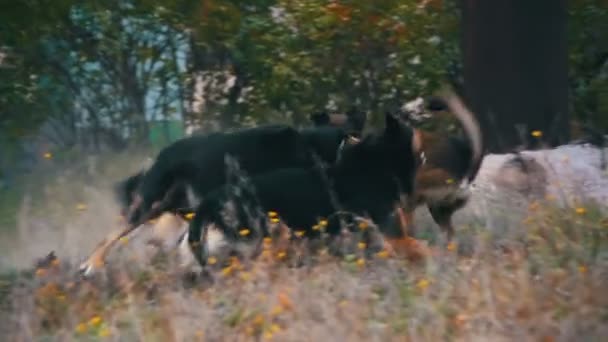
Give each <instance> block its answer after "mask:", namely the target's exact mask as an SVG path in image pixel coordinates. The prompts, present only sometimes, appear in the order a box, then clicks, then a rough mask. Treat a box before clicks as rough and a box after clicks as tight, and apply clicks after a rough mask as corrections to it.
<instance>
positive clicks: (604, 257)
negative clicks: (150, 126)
mask: <svg viewBox="0 0 608 342" xmlns="http://www.w3.org/2000/svg"><path fill="white" fill-rule="evenodd" d="M120 159H121V157H119V158H115V157H113V158H110V159H99V160H96V161H89V162H85V163H83V165H77V166H74V167H73V168H65V169H64V170H63V171H62V172H58V173H55V174H54V175H53V177H51V179H45V180H44V182H42V183H43V185H42V187H41V189H42V191H40V192H37V193H36V195H34V192H30V195H29V197H26V198H25V199H24V200H23V203H22V205H21V212H20V213H19V218H18V222H19V227H18V230H17V231H18V234H16V236H5V237H6V239H4V238H3V241H4V242H3V247H2V248H3V255H4V256H3V258H4V259H3V273H2V278H1V279H0V307H1V309H0V310H1V311H0V312H1V313H0V315H1V317H0V329H1V330H2V331H0V333H2V335H3V336H6V338H7V340H10V341H32V340H41V341H42V340H44V341H71V340H77V341H80V340H82V341H89V340H112V341H138V340H139V341H224V340H226V341H241V340H242V341H249V340H276V341H316V340H332V341H333V340H336V341H338V340H355V341H356V340H365V341H393V340H394V341H439V340H455V341H456V340H458V341H461V340H462V341H503V340H504V341H506V340H509V341H511V340H516V341H575V340H576V341H600V340H602V338H603V337H604V338H605V336H608V324H607V323H608V295H607V294H606V284H608V219H607V218H608V216H607V214H606V208H605V207H602V206H599V205H594V204H590V203H589V204H583V203H580V204H579V205H577V206H576V207H563V206H558V205H557V204H556V203H554V202H555V201H554V199H553V198H547V199H545V200H543V201H536V202H532V203H529V204H524V205H522V204H521V203H519V204H518V205H517V206H515V205H513V204H512V203H513V201H510V200H508V199H505V200H504V201H503V202H501V203H503V204H502V205H501V206H485V207H483V206H482V207H481V208H483V209H482V210H481V211H479V210H477V211H476V213H477V214H476V215H473V214H472V213H471V212H467V211H465V212H464V213H461V214H459V215H460V216H459V217H458V223H459V224H458V228H457V242H456V243H455V244H453V245H449V246H448V248H442V247H439V246H441V244H440V243H439V242H437V241H439V240H441V239H440V238H438V236H439V235H438V234H437V232H436V227H435V226H434V225H432V223H430V222H429V221H428V220H425V215H424V213H421V215H418V216H419V218H420V221H419V222H420V226H421V227H420V229H419V230H420V231H421V232H420V237H421V238H424V239H426V240H428V241H430V244H431V248H430V251H431V252H430V253H429V254H428V256H427V257H426V258H425V259H424V260H423V261H417V262H410V261H407V260H402V259H397V258H385V256H384V255H376V256H375V257H373V258H370V259H362V258H360V257H359V256H357V255H353V256H350V255H349V256H346V257H344V258H337V257H333V256H330V255H328V254H327V253H323V252H319V253H316V254H315V255H309V256H311V258H310V262H308V263H305V264H304V266H301V267H293V266H292V264H291V263H290V262H289V255H287V254H283V253H281V250H278V249H272V248H271V249H270V250H269V252H268V253H266V254H263V256H262V257H261V258H260V259H258V260H253V261H248V260H240V261H238V260H233V262H232V263H231V264H230V265H228V266H226V265H220V264H219V263H217V264H215V265H214V266H213V267H212V268H213V269H212V271H211V275H212V278H213V281H212V282H211V281H209V280H208V279H207V278H206V277H188V276H187V274H185V273H184V272H183V271H182V270H181V269H180V268H179V267H178V264H179V258H178V257H177V255H176V251H175V249H173V248H171V246H172V245H171V244H170V243H168V244H166V245H164V246H162V245H161V246H159V245H153V244H148V243H147V242H148V240H149V239H150V238H151V237H153V235H154V231H153V230H152V229H147V230H142V232H140V233H139V234H137V235H136V236H134V237H132V238H130V239H129V240H128V241H126V242H125V243H123V244H121V245H120V246H119V247H118V248H117V249H116V250H114V251H113V253H112V257H111V258H110V260H109V263H108V265H107V268H106V270H105V272H102V273H101V274H98V275H97V276H96V277H94V278H92V279H88V280H82V279H79V278H77V277H76V276H75V273H76V268H75V266H74V265H76V262H77V261H78V260H80V259H81V258H82V257H84V256H85V255H86V253H87V252H89V251H90V250H91V248H92V247H93V246H94V245H95V244H96V242H97V241H99V239H101V238H102V237H103V236H104V235H105V234H106V233H107V232H109V231H110V230H112V229H115V228H116V225H118V221H117V218H116V207H115V204H114V203H113V201H112V198H111V194H110V192H109V191H108V189H109V186H110V184H111V183H112V181H114V180H117V179H119V178H121V177H123V176H124V175H126V174H127V173H128V171H132V170H134V169H135V168H136V167H137V165H138V164H139V163H140V161H133V160H132V159H133V158H129V156H122V160H120ZM87 163H88V164H87ZM91 163H92V164H94V165H92V166H91V165H90V164H91ZM72 169H75V170H77V171H71V170H72ZM496 197H497V198H499V199H500V194H497V195H496ZM505 203H506V204H505ZM511 206H512V210H510V208H511ZM421 211H422V210H421ZM180 229H183V227H178V228H176V231H175V234H174V235H173V236H172V237H171V238H172V239H173V238H174V237H175V236H176V235H178V234H179V231H180ZM7 241H8V242H7ZM360 247H365V246H360ZM50 250H55V251H56V254H57V256H58V259H57V260H55V261H53V260H48V261H49V262H48V263H47V264H46V265H41V266H40V267H38V268H36V267H34V264H33V260H34V259H35V258H36V257H42V256H44V255H45V254H46V253H48V252H49V251H50Z"/></svg>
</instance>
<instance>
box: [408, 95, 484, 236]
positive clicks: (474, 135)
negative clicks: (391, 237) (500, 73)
mask: <svg viewBox="0 0 608 342" xmlns="http://www.w3.org/2000/svg"><path fill="white" fill-rule="evenodd" d="M441 97H442V99H443V100H444V101H445V104H446V105H447V108H448V109H449V111H450V112H451V113H452V114H454V116H455V117H456V118H457V119H458V121H459V122H460V124H461V125H462V127H463V129H464V132H465V134H466V139H463V138H460V137H456V136H446V135H444V134H437V133H432V132H428V131H423V130H420V129H416V130H415V135H416V140H417V143H418V144H419V146H420V151H421V152H420V159H421V160H422V163H421V165H420V168H419V169H418V172H417V174H416V182H415V196H414V197H413V198H411V199H409V200H408V203H406V206H405V212H401V213H399V215H400V220H401V225H402V226H404V225H405V226H407V227H408V229H409V230H410V231H409V232H408V233H409V235H413V234H414V231H413V228H414V225H413V220H412V215H413V212H414V209H415V208H416V207H418V206H420V205H422V204H425V205H426V206H427V207H428V208H429V211H430V213H431V216H432V217H433V220H434V221H435V222H436V223H437V224H438V225H439V226H440V227H441V229H442V230H443V231H445V232H446V234H447V239H448V241H449V240H451V239H452V237H453V235H454V227H453V225H452V215H453V214H454V212H456V211H457V210H458V209H460V208H462V207H463V206H464V205H465V204H466V203H467V202H468V200H469V197H470V192H469V185H470V184H471V182H472V181H473V180H474V179H475V177H476V176H477V172H478V171H479V167H480V165H481V161H482V159H483V139H482V134H481V129H480V127H479V123H478V122H477V120H476V118H475V116H474V115H473V113H471V112H470V111H469V109H468V108H467V107H466V106H465V105H464V103H463V102H462V100H461V99H460V98H459V97H458V96H456V95H454V94H453V93H449V92H446V93H444V94H442V96H441Z"/></svg>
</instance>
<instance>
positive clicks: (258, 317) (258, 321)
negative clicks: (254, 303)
mask: <svg viewBox="0 0 608 342" xmlns="http://www.w3.org/2000/svg"><path fill="white" fill-rule="evenodd" d="M253 325H259V326H261V325H264V316H263V315H262V314H257V315H255V317H254V318H253Z"/></svg>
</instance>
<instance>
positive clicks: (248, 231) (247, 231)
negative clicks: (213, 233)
mask: <svg viewBox="0 0 608 342" xmlns="http://www.w3.org/2000/svg"><path fill="white" fill-rule="evenodd" d="M249 233H251V231H250V230H249V229H247V228H244V229H241V231H240V232H239V234H240V235H241V236H247V235H249Z"/></svg>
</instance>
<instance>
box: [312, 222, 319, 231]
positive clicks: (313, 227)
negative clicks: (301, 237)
mask: <svg viewBox="0 0 608 342" xmlns="http://www.w3.org/2000/svg"><path fill="white" fill-rule="evenodd" d="M312 230H315V231H317V230H321V225H319V224H315V225H314V226H312Z"/></svg>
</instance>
